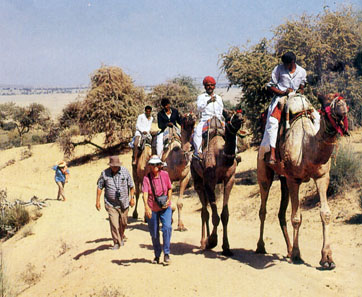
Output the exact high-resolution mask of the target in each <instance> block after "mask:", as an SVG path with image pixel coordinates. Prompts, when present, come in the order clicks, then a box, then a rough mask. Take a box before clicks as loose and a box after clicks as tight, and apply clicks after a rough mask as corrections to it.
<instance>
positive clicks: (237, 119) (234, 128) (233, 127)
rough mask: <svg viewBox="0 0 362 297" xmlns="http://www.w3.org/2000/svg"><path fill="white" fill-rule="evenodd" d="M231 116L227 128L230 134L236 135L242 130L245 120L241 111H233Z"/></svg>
mask: <svg viewBox="0 0 362 297" xmlns="http://www.w3.org/2000/svg"><path fill="white" fill-rule="evenodd" d="M228 113H230V111H228ZM230 114H231V116H230V118H229V120H227V124H226V128H227V129H228V130H229V132H231V133H233V134H236V133H237V132H238V131H239V129H240V128H241V125H242V124H243V123H244V122H245V119H244V116H243V114H242V111H241V110H237V111H233V112H231V113H230ZM230 114H229V115H230Z"/></svg>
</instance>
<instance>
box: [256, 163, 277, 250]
mask: <svg viewBox="0 0 362 297" xmlns="http://www.w3.org/2000/svg"><path fill="white" fill-rule="evenodd" d="M257 172H258V183H259V189H260V209H259V219H260V234H259V240H258V244H257V248H256V253H258V254H265V253H266V251H265V243H264V239H263V236H264V222H265V217H266V203H267V201H268V196H269V190H270V187H271V185H272V183H273V178H274V171H273V170H272V169H270V168H269V167H267V166H266V165H265V162H264V161H263V160H259V158H258V169H257Z"/></svg>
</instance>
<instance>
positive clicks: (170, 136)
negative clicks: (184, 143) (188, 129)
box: [163, 127, 181, 151]
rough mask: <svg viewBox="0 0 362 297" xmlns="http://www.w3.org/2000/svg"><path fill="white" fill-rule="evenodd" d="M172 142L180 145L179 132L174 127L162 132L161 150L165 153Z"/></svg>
mask: <svg viewBox="0 0 362 297" xmlns="http://www.w3.org/2000/svg"><path fill="white" fill-rule="evenodd" d="M173 141H178V142H179V143H181V135H180V131H179V130H178V129H177V128H175V127H167V128H166V129H165V130H164V131H163V150H164V151H165V150H166V149H167V148H168V146H169V145H170V144H171V143H172V142H173Z"/></svg>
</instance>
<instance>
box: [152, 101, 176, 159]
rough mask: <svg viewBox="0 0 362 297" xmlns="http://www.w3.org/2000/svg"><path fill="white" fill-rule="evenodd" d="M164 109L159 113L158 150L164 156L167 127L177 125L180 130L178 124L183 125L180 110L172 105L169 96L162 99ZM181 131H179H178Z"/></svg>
mask: <svg viewBox="0 0 362 297" xmlns="http://www.w3.org/2000/svg"><path fill="white" fill-rule="evenodd" d="M161 106H162V110H161V111H159V112H158V114H157V123H158V128H159V129H160V132H159V133H158V135H157V143H156V152H157V155H158V156H159V157H160V158H162V154H163V136H164V135H163V134H164V131H165V129H166V128H167V127H175V128H176V130H177V131H178V127H177V124H179V125H180V126H181V118H180V114H179V112H178V110H177V109H176V108H173V107H171V102H170V100H169V99H167V98H162V100H161ZM178 133H179V132H178Z"/></svg>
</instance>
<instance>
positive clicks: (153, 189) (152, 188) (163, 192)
mask: <svg viewBox="0 0 362 297" xmlns="http://www.w3.org/2000/svg"><path fill="white" fill-rule="evenodd" d="M159 174H160V180H161V186H162V194H163V195H164V194H165V189H164V188H163V182H162V178H161V172H160V173H159ZM147 176H148V179H149V180H150V185H151V190H152V193H153V198H154V199H156V192H155V188H154V187H153V181H152V179H151V173H148V174H147Z"/></svg>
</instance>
